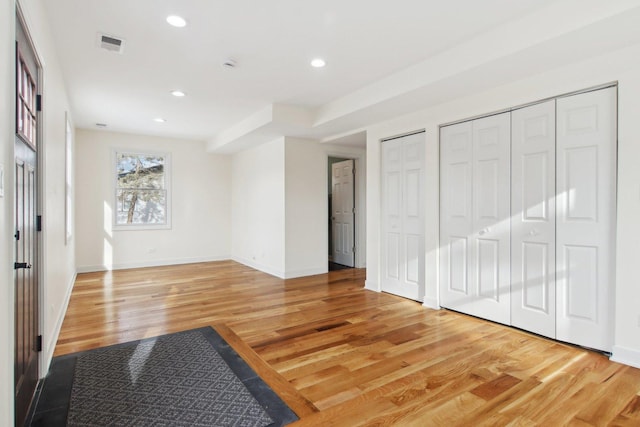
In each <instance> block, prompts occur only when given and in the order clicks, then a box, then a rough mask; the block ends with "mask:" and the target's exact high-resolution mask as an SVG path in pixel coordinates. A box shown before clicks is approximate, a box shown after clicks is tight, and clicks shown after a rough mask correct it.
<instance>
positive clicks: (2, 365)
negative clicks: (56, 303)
mask: <svg viewBox="0 0 640 427" xmlns="http://www.w3.org/2000/svg"><path fill="white" fill-rule="evenodd" d="M14 21H15V15H14V3H13V1H10V0H1V1H0V93H2V94H3V96H2V97H0V119H1V120H2V123H3V125H2V126H0V165H2V167H3V169H4V197H3V198H0V236H3V238H2V239H0V259H3V260H5V262H3V263H0V283H2V286H0V343H1V346H0V425H3V426H9V425H13V395H14V388H13V387H14V382H13V357H14V355H13V352H14V320H13V318H14V306H13V304H14V302H13V300H14V290H13V270H12V269H11V268H9V267H10V264H11V263H10V262H9V261H10V260H12V259H13V239H11V238H10V236H12V235H13V233H14V232H15V231H14V230H13V228H14V226H13V185H14V181H13V173H12V172H13V135H14V131H15V130H14V128H13V126H9V125H6V124H9V123H13V122H12V121H11V120H10V118H11V117H15V115H14V98H13V96H11V95H10V94H12V93H13V91H14V87H15V86H14V68H13V67H14V64H15V44H14V43H15V26H14ZM5 94H6V95H5ZM7 118H9V120H6V119H7Z"/></svg>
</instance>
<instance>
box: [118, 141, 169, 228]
mask: <svg viewBox="0 0 640 427" xmlns="http://www.w3.org/2000/svg"><path fill="white" fill-rule="evenodd" d="M119 153H122V154H133V155H141V156H146V155H152V156H162V157H164V184H165V189H166V191H167V205H166V211H165V212H166V215H165V223H164V224H118V223H117V215H118V212H117V210H118V200H117V198H118V154H119ZM111 173H112V179H111V183H112V185H111V202H112V203H113V205H112V206H113V208H112V215H111V224H112V227H113V228H112V229H113V231H134V230H169V229H171V211H172V203H171V192H172V188H171V153H169V152H165V151H154V150H139V149H127V148H115V149H113V150H112V152H111Z"/></svg>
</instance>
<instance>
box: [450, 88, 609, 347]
mask: <svg viewBox="0 0 640 427" xmlns="http://www.w3.org/2000/svg"><path fill="white" fill-rule="evenodd" d="M616 118H617V111H616V88H615V87H609V88H605V89H598V90H594V91H591V92H584V93H580V94H576V95H571V96H566V97H561V98H558V99H555V100H551V101H546V102H543V103H540V104H535V105H532V106H528V107H524V108H520V109H516V110H513V111H512V112H511V113H503V114H499V115H495V116H489V117H486V118H481V119H476V120H473V121H469V122H463V123H460V124H455V125H450V126H445V127H442V128H441V129H440V195H441V199H440V305H441V306H442V307H446V308H451V309H454V310H458V311H461V312H464V313H467V314H471V315H474V316H478V317H482V318H485V319H488V320H493V321H497V322H500V323H505V324H510V325H512V326H516V327H518V328H521V329H525V330H528V331H531V332H535V333H537V334H540V335H544V336H547V337H550V338H555V339H558V340H560V341H566V342H570V343H573V344H578V345H582V346H585V347H590V348H594V349H599V350H604V351H611V347H612V337H613V327H612V325H613V320H612V317H613V314H614V313H613V292H614V283H615V274H614V271H615V233H616V225H615V214H616V209H615V207H616V135H617V130H616ZM509 123H510V124H511V130H510V131H509V126H508V125H509ZM499 129H507V130H506V133H505V131H502V130H499ZM498 135H499V137H498ZM493 141H499V146H497V145H494V143H493ZM503 158H506V159H510V160H506V162H507V166H504V161H503V160H502V159H503ZM509 165H510V168H509ZM505 203H506V204H507V205H508V206H509V205H510V208H507V212H506V213H505V210H504V209H505V208H504V204H505ZM509 247H510V251H511V253H510V256H509ZM505 251H506V254H505ZM505 304H506V306H505Z"/></svg>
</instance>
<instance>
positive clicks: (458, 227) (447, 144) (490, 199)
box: [440, 113, 511, 324]
mask: <svg viewBox="0 0 640 427" xmlns="http://www.w3.org/2000/svg"><path fill="white" fill-rule="evenodd" d="M510 133H511V131H510V116H509V113H503V114H497V115H494V116H489V117H485V118H481V119H477V120H473V121H472V122H465V123H459V124H457V125H452V126H447V127H443V128H442V129H441V139H440V147H441V148H440V152H441V178H440V179H441V188H442V190H441V197H442V200H441V205H440V206H441V214H440V222H441V223H440V224H441V232H440V233H441V235H440V243H441V255H440V260H441V264H440V274H441V286H440V292H441V293H440V295H441V305H442V306H443V307H447V308H451V309H453V310H458V311H462V312H464V313H468V314H471V315H473V316H478V317H482V318H485V319H489V320H493V321H495V322H499V323H504V324H510V320H511V318H510V304H511V303H510V280H511V278H510V248H509V247H510V219H509V216H510V204H509V193H510V157H509V147H510V144H509V141H510Z"/></svg>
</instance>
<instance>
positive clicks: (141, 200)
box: [116, 153, 167, 225]
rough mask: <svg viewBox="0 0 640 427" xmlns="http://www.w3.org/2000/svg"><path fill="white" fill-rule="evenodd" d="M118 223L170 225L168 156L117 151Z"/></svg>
mask: <svg viewBox="0 0 640 427" xmlns="http://www.w3.org/2000/svg"><path fill="white" fill-rule="evenodd" d="M116 159H117V160H116V162H117V164H116V171H117V184H116V206H117V211H116V212H117V213H116V225H165V224H167V188H166V187H167V185H166V181H167V180H166V176H165V173H166V170H165V169H166V168H165V166H166V156H165V155H158V154H137V153H117V154H116Z"/></svg>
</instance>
